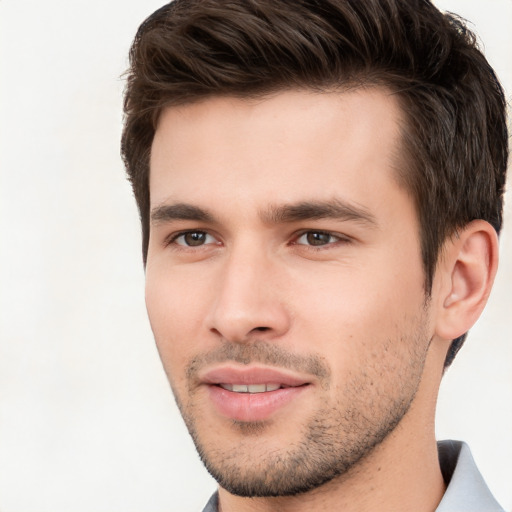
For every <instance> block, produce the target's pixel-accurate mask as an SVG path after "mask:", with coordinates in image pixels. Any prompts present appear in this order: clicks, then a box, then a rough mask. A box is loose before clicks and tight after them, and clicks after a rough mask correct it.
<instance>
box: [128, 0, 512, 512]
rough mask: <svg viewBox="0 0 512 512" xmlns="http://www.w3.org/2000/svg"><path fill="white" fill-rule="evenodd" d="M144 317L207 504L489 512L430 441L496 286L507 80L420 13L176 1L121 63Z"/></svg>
mask: <svg viewBox="0 0 512 512" xmlns="http://www.w3.org/2000/svg"><path fill="white" fill-rule="evenodd" d="M125 111H126V121H125V130H124V134H123V144H122V150H123V156H124V159H125V163H126V166H127V170H128V174H129V177H130V180H131V182H132V185H133V189H134V193H135V197H136V199H137V202H138V206H139V211H140V215H141V220H142V228H143V256H144V263H145V265H146V283H147V285H146V303H147V309H148V313H149V318H150V322H151V326H152V329H153V332H154V335H155V339H156V343H157V346H158V350H159V352H160V356H161V359H162V362H163V365H164V368H165V371H166V373H167V376H168V378H169V382H170V384H171V386H172V389H173V392H174V395H175V397H176V401H177V403H178V406H179V408H180V410H181V412H182V415H183V418H184V420H185V423H186V424H187V427H188V429H189V431H190V434H191V435H192V437H193V439H194V442H195V444H196V447H197V449H198V452H199V454H200V456H201V458H202V460H203V462H204V464H205V465H206V467H207V469H208V471H209V472H210V473H211V474H212V475H213V476H214V477H215V479H216V480H217V481H218V483H219V486H220V487H219V491H218V493H216V494H215V495H214V496H213V497H212V499H211V500H210V502H209V504H208V505H207V507H206V508H205V511H209V512H213V511H216V510H221V511H222V512H231V511H246V510H247V511H249V510H251V511H253V510H265V511H270V510H279V511H287V510H294V511H302V510H310V511H311V510H315V511H317V510H318V511H320V510H343V511H363V510H370V509H376V508H378V509H379V510H389V511H401V510H404V511H406V510H407V511H410V510H415V511H418V512H422V511H425V512H426V511H433V510H438V511H443V512H447V511H453V512H455V511H457V512H459V511H461V510H465V511H471V510H475V511H476V510H485V511H498V510H501V508H500V507H499V505H498V504H497V503H496V502H495V500H494V498H493V497H492V496H491V495H490V493H489V491H488V489H487V488H486V486H485V483H484V482H483V480H482V478H481V476H480V475H479V473H478V470H477V469H476V468H475V467H474V463H473V462H472V459H471V455H470V453H469V448H468V447H467V446H466V445H463V444H462V443H457V442H445V443H440V444H439V446H438V445H437V443H436V440H435V437H434V414H435V403H436V397H437V392H438V388H439V384H440V381H441V377H442V374H443V371H444V369H445V368H446V367H447V366H449V365H450V364H451V363H452V361H453V358H454V357H455V355H456V353H457V351H458V350H459V348H460V346H461V345H462V343H463V341H464V338H465V334H466V332H467V331H468V329H469V328H470V327H471V326H472V325H473V323H474V322H475V321H476V319H477V318H478V316H479V315H480V313H481V311H482V309H483V308H484V306H485V302H486V300H487V297H488V295H489V293H490V289H491V286H492V283H493V279H494V276H495V273H496V268H497V260H498V246H497V233H498V232H499V230H500V226H501V215H502V214H501V212H502V194H503V189H504V182H505V171H506V166H507V156H508V151H507V130H506V123H505V113H504V111H505V102H504V98H503V93H502V90H501V88H500V86H499V83H498V81H497V79H496V77H495V75H494V73H493V71H492V69H491V68H490V67H489V65H488V63H487V62H486V60H485V58H484V57H483V56H482V54H481V53H480V52H479V51H478V49H477V48H476V47H475V42H474V37H473V35H472V34H471V33H470V32H468V31H467V29H466V28H465V27H464V25H463V24H462V23H461V22H460V21H459V20H458V19H457V18H455V17H453V16H448V15H442V14H441V13H440V12H439V11H438V10H437V9H435V8H434V7H433V5H432V4H431V3H430V2H427V1H420V0H418V1H410V0H367V1H365V2H360V1H359V0H331V1H327V0H325V1H321V2H319V1H313V0H300V1H297V0H279V1H277V0H258V1H255V0H253V1H250V0H249V1H248V0H238V1H231V2H219V1H212V0H176V1H175V2H173V3H171V4H169V5H167V6H165V7H163V8H161V9H160V10H158V11H157V12H155V13H154V14H153V15H152V16H151V17H150V18H148V20H146V22H144V24H143V25H142V26H141V27H140V29H139V31H138V34H137V36H136V39H135V42H134V45H133V47H132V50H131V69H130V72H129V76H128V87H127V91H126V98H125Z"/></svg>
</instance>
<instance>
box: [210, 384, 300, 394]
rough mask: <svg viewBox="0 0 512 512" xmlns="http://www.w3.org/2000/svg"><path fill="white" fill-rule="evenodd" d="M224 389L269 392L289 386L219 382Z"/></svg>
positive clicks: (254, 392) (240, 391) (242, 391)
mask: <svg viewBox="0 0 512 512" xmlns="http://www.w3.org/2000/svg"><path fill="white" fill-rule="evenodd" d="M218 386H219V387H221V388H222V389H226V390H227V391H232V392H233V393H253V394H256V393H267V392H269V391H277V390H278V389H284V388H289V387H292V386H285V385H281V384H218Z"/></svg>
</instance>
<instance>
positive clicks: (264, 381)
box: [201, 366, 312, 422]
mask: <svg viewBox="0 0 512 512" xmlns="http://www.w3.org/2000/svg"><path fill="white" fill-rule="evenodd" d="M201 381H202V384H204V385H206V388H207V389H208V391H209V393H208V396H209V400H210V403H211V404H212V405H213V407H214V410H215V411H216V413H220V415H221V416H223V417H225V418H228V419H230V420H237V421H242V422H244V421H245V422H255V421H264V420H267V419H269V418H271V417H273V416H274V415H276V414H278V413H280V412H283V411H284V410H286V409H287V408H288V406H289V404H290V403H292V402H296V400H299V399H300V397H301V396H302V395H303V393H304V392H305V390H306V389H308V388H310V387H311V384H312V383H311V382H309V381H308V380H306V379H305V378H302V377H301V376H298V375H296V374H293V373H291V372H289V371H286V370H281V369H275V368H257V367H249V368H247V367H244V368H240V367H238V366H234V367H233V366H223V367H217V368H214V369H210V370H208V371H207V372H205V373H204V374H203V375H201Z"/></svg>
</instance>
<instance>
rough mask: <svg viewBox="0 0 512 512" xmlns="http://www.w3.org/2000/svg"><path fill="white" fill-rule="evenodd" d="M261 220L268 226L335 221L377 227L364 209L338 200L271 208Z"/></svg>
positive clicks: (375, 221)
mask: <svg viewBox="0 0 512 512" xmlns="http://www.w3.org/2000/svg"><path fill="white" fill-rule="evenodd" d="M262 218H263V219H264V221H265V222H267V223H269V224H278V223H283V222H284V223H287V222H297V221H304V220H319V219H336V220H346V221H356V222H359V223H361V224H366V225H368V226H369V227H377V220H376V218H375V216H374V215H373V214H372V213H370V212H369V211H368V210H367V209H366V208H364V207H363V206H360V205H355V204H353V203H348V202H346V201H342V200H340V199H332V200H329V201H304V202H300V203H297V204H284V205H278V206H271V207H270V208H269V209H268V210H267V211H265V212H264V213H263V215H262Z"/></svg>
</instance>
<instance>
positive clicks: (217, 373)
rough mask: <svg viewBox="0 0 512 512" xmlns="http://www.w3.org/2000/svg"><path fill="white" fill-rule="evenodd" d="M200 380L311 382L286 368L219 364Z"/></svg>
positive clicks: (294, 384) (300, 383) (289, 384)
mask: <svg viewBox="0 0 512 512" xmlns="http://www.w3.org/2000/svg"><path fill="white" fill-rule="evenodd" d="M199 378H200V381H201V382H202V383H204V384H247V385H250V384H270V383H272V384H279V385H281V386H286V387H296V386H303V385H304V384H309V381H308V380H307V379H304V378H302V377H300V376H297V375H291V374H290V373H289V372H287V371H286V370H281V369H278V368H270V367H256V366H253V367H247V368H245V367H244V368H240V367H235V366H217V367H215V368H211V369H209V370H206V371H204V372H201V374H200V376H199Z"/></svg>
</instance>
